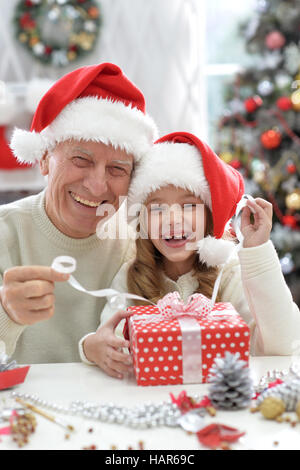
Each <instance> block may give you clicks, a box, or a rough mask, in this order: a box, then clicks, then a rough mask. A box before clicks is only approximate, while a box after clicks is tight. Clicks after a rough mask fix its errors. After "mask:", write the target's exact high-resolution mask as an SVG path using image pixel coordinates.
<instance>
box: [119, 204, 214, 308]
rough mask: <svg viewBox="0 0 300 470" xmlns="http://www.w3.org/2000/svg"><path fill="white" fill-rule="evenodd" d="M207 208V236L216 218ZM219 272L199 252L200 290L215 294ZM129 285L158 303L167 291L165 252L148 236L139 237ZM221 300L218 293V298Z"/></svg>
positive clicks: (196, 264)
mask: <svg viewBox="0 0 300 470" xmlns="http://www.w3.org/2000/svg"><path fill="white" fill-rule="evenodd" d="M205 209H206V213H207V216H206V231H205V236H207V235H212V234H213V221H212V215H211V212H210V210H209V209H208V208H207V207H205ZM218 272H219V268H218V267H216V266H214V267H208V266H207V265H206V264H205V263H202V262H201V261H199V259H198V256H196V257H195V262H194V266H193V275H194V277H195V278H196V279H197V281H198V289H197V290H196V292H197V293H201V294H203V295H205V296H206V297H208V298H211V296H212V292H213V287H214V284H215V280H216V278H217V275H218ZM127 285H128V291H129V292H130V293H132V294H136V295H139V296H142V297H144V298H146V299H149V300H150V301H151V302H154V303H156V302H157V301H158V300H159V299H160V298H162V297H163V296H164V295H165V294H167V292H165V290H164V283H163V263H162V255H161V253H160V252H159V251H158V250H157V249H156V248H155V246H154V245H153V243H152V241H151V240H150V239H148V238H147V239H146V238H137V240H136V257H135V260H134V262H133V263H132V264H131V266H130V267H129V270H128V274H127ZM219 300H220V299H219V298H218V297H217V301H219ZM144 304H146V302H143V301H137V305H144Z"/></svg>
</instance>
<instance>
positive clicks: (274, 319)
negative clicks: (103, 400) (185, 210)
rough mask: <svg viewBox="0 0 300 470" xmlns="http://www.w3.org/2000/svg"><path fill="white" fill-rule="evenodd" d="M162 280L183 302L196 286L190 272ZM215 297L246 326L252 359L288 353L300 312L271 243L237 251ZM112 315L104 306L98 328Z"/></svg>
mask: <svg viewBox="0 0 300 470" xmlns="http://www.w3.org/2000/svg"><path fill="white" fill-rule="evenodd" d="M129 266H130V262H127V263H125V264H124V265H123V266H122V267H121V269H120V271H119V272H118V274H117V275H116V276H115V278H114V280H113V282H112V284H111V287H112V288H113V289H116V290H118V291H119V292H128V289H127V271H128V267H129ZM164 282H165V289H166V293H168V292H174V291H177V292H179V294H180V296H181V298H182V299H183V300H184V301H186V300H187V298H188V297H189V296H190V295H192V294H193V293H195V291H196V290H197V288H198V282H197V280H196V279H195V277H193V275H192V273H191V272H189V273H187V274H184V275H182V276H180V277H179V278H178V279H177V281H173V280H172V279H169V278H168V277H166V276H165V278H164ZM219 294H220V297H221V301H222V302H230V303H231V304H232V305H233V306H234V307H235V309H236V311H237V312H238V313H239V314H240V315H241V317H242V318H243V319H244V320H245V321H246V323H247V324H248V325H249V327H250V332H251V350H250V353H251V354H252V355H292V354H293V352H294V349H295V347H297V346H298V345H299V340H300V312H299V308H298V306H297V305H296V304H295V303H294V302H293V299H292V295H291V292H290V290H289V288H288V286H287V284H286V282H285V279H284V277H283V274H282V271H281V266H280V262H279V259H278V256H277V253H276V250H275V248H274V245H273V244H272V242H271V241H268V242H267V243H264V244H263V245H260V246H257V247H253V248H241V249H240V250H239V252H238V256H237V257H236V258H235V259H234V260H232V261H231V262H229V263H228V265H226V266H225V268H224V271H223V275H222V279H221V284H220V290H219ZM128 305H134V301H129V302H128ZM114 313H115V311H114V310H113V309H112V308H111V306H110V304H109V303H107V304H106V305H105V307H104V309H103V311H102V313H101V317H100V325H102V324H103V323H105V322H106V321H107V320H108V319H109V318H110V317H111V316H112V315H113V314H114ZM122 327H123V322H121V323H120V324H119V326H118V328H117V330H116V334H119V335H121V334H122ZM86 336H87V335H86ZM86 336H85V337H83V338H82V339H81V341H80V342H79V351H80V356H81V359H82V361H84V362H86V363H90V362H89V361H88V360H87V359H86V357H85V355H84V352H83V342H84V339H85V338H86ZM90 364H91V363H90Z"/></svg>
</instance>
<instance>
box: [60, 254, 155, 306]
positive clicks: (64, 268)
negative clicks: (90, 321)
mask: <svg viewBox="0 0 300 470" xmlns="http://www.w3.org/2000/svg"><path fill="white" fill-rule="evenodd" d="M51 267H52V269H54V270H55V271H58V272H59V273H64V274H70V277H69V279H68V283H69V284H70V285H71V286H72V287H74V289H76V290H79V291H81V292H84V293H85V294H89V295H92V296H94V297H107V299H108V301H109V303H110V305H111V307H113V308H116V309H119V310H124V309H126V300H127V299H133V300H143V301H146V302H149V300H147V299H144V297H140V296H138V295H134V294H128V293H126V294H125V293H122V292H119V291H117V290H115V289H110V288H109V289H100V290H87V289H85V288H84V287H83V286H82V285H81V284H80V283H79V282H78V281H77V280H76V279H75V277H74V276H72V274H71V273H73V272H74V271H75V270H76V260H75V259H74V258H72V257H71V256H58V257H57V258H55V259H54V260H53V262H52V265H51Z"/></svg>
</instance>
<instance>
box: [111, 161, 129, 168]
mask: <svg viewBox="0 0 300 470" xmlns="http://www.w3.org/2000/svg"><path fill="white" fill-rule="evenodd" d="M111 163H117V164H118V165H129V166H131V167H132V166H133V163H132V162H131V161H130V160H112V162H111Z"/></svg>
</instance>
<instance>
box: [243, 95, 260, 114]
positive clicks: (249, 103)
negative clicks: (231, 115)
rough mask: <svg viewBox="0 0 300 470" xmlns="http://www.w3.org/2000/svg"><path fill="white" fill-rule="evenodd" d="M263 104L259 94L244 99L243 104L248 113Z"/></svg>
mask: <svg viewBox="0 0 300 470" xmlns="http://www.w3.org/2000/svg"><path fill="white" fill-rule="evenodd" d="M262 104H263V100H262V99H261V97H260V96H257V95H255V96H251V97H250V98H247V99H246V100H245V101H244V106H245V108H246V111H247V112H248V113H253V112H254V111H256V110H257V109H258V108H259V107H260V106H261V105H262Z"/></svg>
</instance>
